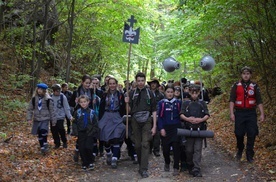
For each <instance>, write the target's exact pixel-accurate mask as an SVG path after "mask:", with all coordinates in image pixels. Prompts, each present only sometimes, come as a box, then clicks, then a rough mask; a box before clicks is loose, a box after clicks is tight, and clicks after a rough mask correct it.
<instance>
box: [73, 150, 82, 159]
mask: <svg viewBox="0 0 276 182" xmlns="http://www.w3.org/2000/svg"><path fill="white" fill-rule="evenodd" d="M79 156H80V152H79V151H76V150H75V152H74V156H73V160H74V162H78V161H79Z"/></svg>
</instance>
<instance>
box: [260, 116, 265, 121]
mask: <svg viewBox="0 0 276 182" xmlns="http://www.w3.org/2000/svg"><path fill="white" fill-rule="evenodd" d="M264 120H265V117H264V115H263V114H261V116H260V122H264Z"/></svg>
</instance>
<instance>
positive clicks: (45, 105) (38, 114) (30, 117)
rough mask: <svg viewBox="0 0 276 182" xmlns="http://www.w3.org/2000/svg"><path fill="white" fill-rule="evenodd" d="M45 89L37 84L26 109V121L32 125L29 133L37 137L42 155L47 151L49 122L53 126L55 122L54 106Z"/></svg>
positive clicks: (42, 84) (44, 85)
mask: <svg viewBox="0 0 276 182" xmlns="http://www.w3.org/2000/svg"><path fill="white" fill-rule="evenodd" d="M47 89H48V85H46V84H45V83H39V84H37V88H36V90H35V92H34V94H33V98H32V99H31V101H30V102H29V105H28V108H27V121H28V122H29V123H30V124H33V125H32V131H31V133H32V134H33V135H37V137H38V141H39V144H40V148H41V153H42V154H43V155H45V154H46V152H47V151H48V143H47V136H48V130H49V122H50V121H51V122H52V125H53V126H55V125H56V122H57V120H56V114H55V111H54V104H53V101H52V99H51V97H50V95H49V94H48V90H47Z"/></svg>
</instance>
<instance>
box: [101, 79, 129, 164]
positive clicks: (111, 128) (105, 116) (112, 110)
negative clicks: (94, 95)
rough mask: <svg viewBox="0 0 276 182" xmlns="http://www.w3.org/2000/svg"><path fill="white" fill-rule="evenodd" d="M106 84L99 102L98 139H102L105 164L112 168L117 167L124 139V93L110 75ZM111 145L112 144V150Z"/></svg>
mask: <svg viewBox="0 0 276 182" xmlns="http://www.w3.org/2000/svg"><path fill="white" fill-rule="evenodd" d="M107 86H108V87H107V91H106V93H104V95H103V97H102V99H101V103H100V112H99V119H100V120H99V128H100V129H101V134H100V141H104V145H105V151H106V158H107V159H106V162H107V164H108V165H111V167H112V168H117V161H118V158H119V154H120V147H121V146H120V143H122V142H123V141H124V137H125V128H126V127H125V125H124V123H123V118H122V117H123V115H124V114H125V110H126V104H125V100H124V94H123V93H122V92H120V91H119V90H118V89H117V86H118V81H117V80H116V79H115V78H113V77H110V78H109V80H108V81H107ZM111 145H113V146H112V147H113V149H112V150H111Z"/></svg>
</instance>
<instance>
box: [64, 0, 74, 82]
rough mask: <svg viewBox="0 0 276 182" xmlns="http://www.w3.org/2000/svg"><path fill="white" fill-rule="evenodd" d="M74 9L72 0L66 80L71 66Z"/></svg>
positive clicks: (69, 18)
mask: <svg viewBox="0 0 276 182" xmlns="http://www.w3.org/2000/svg"><path fill="white" fill-rule="evenodd" d="M74 11H75V0H72V4H71V12H70V14H69V16H70V17H68V23H69V40H68V47H67V69H66V79H65V81H66V82H69V81H70V66H71V48H72V40H73V31H74V24H73V23H74V13H75V12H74Z"/></svg>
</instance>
